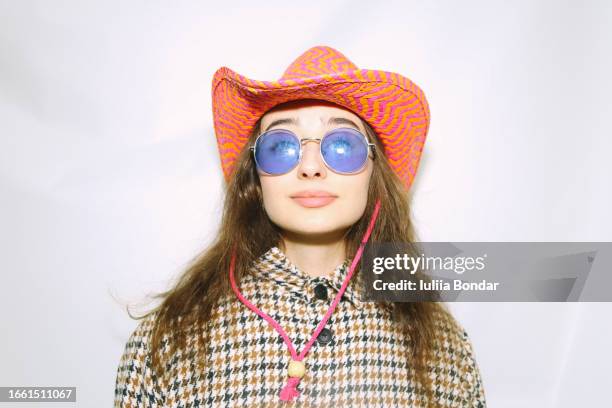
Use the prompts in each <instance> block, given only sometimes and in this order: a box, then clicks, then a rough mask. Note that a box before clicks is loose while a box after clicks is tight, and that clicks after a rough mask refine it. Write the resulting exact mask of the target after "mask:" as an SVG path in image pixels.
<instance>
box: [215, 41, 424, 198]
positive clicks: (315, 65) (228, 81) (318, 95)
mask: <svg viewBox="0 0 612 408" xmlns="http://www.w3.org/2000/svg"><path fill="white" fill-rule="evenodd" d="M297 99H319V100H325V101H328V102H332V103H335V104H337V105H340V106H342V107H344V108H346V109H349V110H350V111H352V112H353V113H355V114H356V115H357V116H359V117H360V118H361V119H363V120H364V121H365V122H367V123H368V124H369V125H370V126H371V127H372V129H374V131H375V132H376V134H377V135H378V138H379V139H380V141H381V143H382V145H383V146H384V153H385V156H386V157H387V160H388V162H389V164H390V165H391V167H392V168H393V170H394V171H395V173H396V174H397V175H398V177H399V178H400V180H401V181H402V182H403V183H404V185H405V186H406V188H407V189H409V188H410V186H411V184H412V181H413V179H414V177H415V174H416V171H417V167H418V165H419V161H420V158H421V152H422V150H423V145H424V143H425V138H426V137H427V131H428V129H429V122H430V114H429V105H428V103H427V99H426V98H425V94H424V93H423V91H422V90H421V89H420V88H419V87H418V86H417V85H415V84H414V83H413V82H412V81H411V80H409V79H408V78H406V77H404V76H402V75H400V74H397V73H393V72H387V71H380V70H370V69H359V68H357V66H356V65H355V64H353V63H352V62H351V61H350V60H349V59H348V58H346V57H345V56H344V55H343V54H342V53H340V52H339V51H338V50H335V49H334V48H331V47H328V46H323V45H320V46H315V47H312V48H310V49H308V50H307V51H306V52H304V53H303V54H302V55H300V56H299V57H298V58H297V59H296V60H295V61H293V62H292V63H291V65H289V67H288V68H287V69H286V70H285V72H284V74H283V76H282V77H281V78H280V79H278V80H276V81H258V80H255V79H249V78H247V77H245V76H242V75H240V74H238V73H236V72H234V71H232V70H231V69H229V68H227V67H221V68H219V69H218V70H217V71H216V72H215V74H214V75H213V80H212V108H213V121H214V127H215V134H216V137H217V146H218V149H219V154H220V156H221V167H222V170H223V174H224V177H225V179H226V181H227V180H229V178H230V176H231V174H232V171H233V168H234V164H235V162H236V159H237V157H238V155H239V154H240V152H241V151H242V149H243V148H244V147H245V144H246V143H247V141H248V140H249V137H250V136H251V133H252V131H253V127H254V125H255V123H256V122H257V120H259V118H261V116H263V115H264V114H265V113H266V112H267V111H268V110H270V109H271V108H273V107H274V106H276V105H278V104H280V103H283V102H288V101H292V100H297Z"/></svg>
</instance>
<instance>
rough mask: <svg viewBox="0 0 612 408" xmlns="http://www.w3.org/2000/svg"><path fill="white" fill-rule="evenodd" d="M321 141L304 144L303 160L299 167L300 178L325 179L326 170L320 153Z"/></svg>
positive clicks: (310, 141)
mask: <svg viewBox="0 0 612 408" xmlns="http://www.w3.org/2000/svg"><path fill="white" fill-rule="evenodd" d="M319 143H320V140H305V141H303V142H302V160H300V164H299V166H298V176H299V177H300V178H312V177H325V176H326V168H325V163H324V162H323V159H322V158H321V153H320V151H319V149H320V147H319Z"/></svg>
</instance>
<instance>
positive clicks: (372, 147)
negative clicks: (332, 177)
mask: <svg viewBox="0 0 612 408" xmlns="http://www.w3.org/2000/svg"><path fill="white" fill-rule="evenodd" d="M278 130H282V131H285V132H288V133H290V134H291V135H292V136H293V137H295V138H296V139H297V141H298V142H299V144H300V152H299V156H298V160H297V162H296V163H295V165H294V166H293V167H291V168H290V169H289V170H287V171H286V172H284V173H279V174H274V173H267V172H265V171H263V170H262V169H261V167H260V166H259V163H258V162H257V155H256V151H255V150H256V146H257V142H258V141H259V138H260V137H263V136H265V135H267V134H268V133H271V132H274V131H278ZM339 130H343V131H344V130H349V131H352V132H355V133H358V134H359V135H360V136H361V139H362V141H363V143H364V144H365V145H366V146H367V148H368V155H367V156H366V159H365V160H364V162H363V164H362V165H361V167H359V168H358V169H357V170H355V171H351V172H342V171H338V170H336V169H334V168H332V167H331V166H330V165H329V164H328V163H327V161H325V157H323V152H322V151H321V142H322V141H323V139H325V138H326V137H327V136H329V135H330V134H332V133H334V132H337V131H339ZM309 141H316V142H318V143H319V155H320V156H321V160H323V163H325V166H326V167H327V168H328V169H330V170H331V171H333V172H334V173H338V174H345V175H348V174H355V173H359V172H360V171H361V170H363V168H364V167H365V166H366V164H367V163H368V158H369V157H370V154H369V152H370V151H371V152H372V160H374V159H375V158H376V145H375V144H374V143H370V142H369V141H368V138H367V137H366V135H364V134H363V133H362V132H361V131H359V130H357V129H355V128H352V127H340V128H335V129H332V130H330V131H329V132H327V133H325V134H324V135H323V136H322V137H318V138H317V137H305V138H302V139H300V138H299V137H298V136H297V135H296V134H295V133H294V132H292V131H291V130H289V129H283V128H276V129H271V130H268V131H266V132H263V133H261V134H259V136H257V138H256V139H255V142H254V143H253V144H252V145H251V146H249V150H250V151H251V152H253V160H255V164H256V165H257V168H258V169H259V170H260V171H261V172H262V173H265V174H268V175H272V176H281V175H283V174H287V173H289V172H290V171H291V170H293V169H295V168H296V167H297V165H298V164H300V163H301V162H302V154H303V152H304V149H303V148H302V146H303V145H304V143H305V142H309Z"/></svg>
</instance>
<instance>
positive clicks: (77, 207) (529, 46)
mask: <svg viewBox="0 0 612 408" xmlns="http://www.w3.org/2000/svg"><path fill="white" fill-rule="evenodd" d="M258 3H261V4H257V5H256V6H255V3H254V2H248V1H244V2H231V1H228V2H214V3H212V2H211V3H207V2H204V1H152V0H147V1H125V0H124V1H118V0H105V1H97V2H92V1H77V0H74V1H10V0H4V1H2V2H1V6H0V59H1V61H0V126H1V128H0V134H1V136H0V143H1V145H0V189H1V190H0V198H1V203H2V211H1V212H0V240H1V241H0V244H1V247H0V248H1V254H2V257H1V267H2V285H1V288H2V289H1V290H2V296H1V297H0V299H1V300H0V310H2V323H0V326H1V327H2V347H1V349H0V386H51V385H58V386H76V387H77V388H78V392H77V396H78V398H77V399H78V403H77V405H78V406H83V407H93V406H96V407H98V406H99V407H102V406H109V405H111V404H112V398H113V390H114V380H115V374H116V368H117V365H118V361H119V357H120V355H121V352H122V351H123V347H124V345H125V341H126V340H127V337H128V335H129V334H130V332H131V331H132V330H133V329H134V327H135V326H136V324H137V323H136V322H135V321H132V320H130V319H129V318H128V316H127V315H126V314H125V312H124V310H123V309H122V306H121V302H134V301H139V300H141V299H142V298H143V296H144V295H145V294H146V293H147V292H150V291H152V290H160V289H164V288H166V285H167V283H168V281H169V279H171V278H173V277H175V276H176V275H177V274H178V273H179V272H180V271H182V268H183V267H184V266H185V264H186V263H187V262H188V261H189V259H190V258H191V257H192V256H193V255H195V253H196V252H197V251H198V250H199V249H200V248H202V247H203V246H204V245H205V244H206V243H207V242H209V240H210V239H211V237H212V236H213V234H214V232H215V229H216V226H217V222H218V219H219V218H218V215H219V212H220V207H221V200H222V196H221V191H222V176H221V170H220V166H219V158H218V156H217V150H216V144H215V138H214V134H213V129H212V116H211V101H210V86H211V79H212V74H213V72H214V71H215V70H216V69H217V68H218V67H220V66H222V65H225V66H228V67H230V68H232V69H234V70H237V71H238V72H239V73H241V74H244V75H246V76H248V77H251V78H255V79H265V80H271V79H276V78H278V77H280V75H281V74H282V72H283V70H284V69H285V67H286V66H287V65H288V64H289V63H290V62H291V61H292V60H293V59H294V58H296V57H297V56H298V55H299V54H301V53H302V52H303V51H305V50H306V49H307V48H309V47H311V46H314V45H329V46H332V47H335V48H337V49H338V50H340V51H341V52H343V53H344V54H345V55H346V56H347V57H348V58H350V59H351V60H352V61H353V62H354V63H356V64H357V65H358V66H359V67H362V68H374V69H384V70H388V71H395V72H399V73H402V74H403V75H405V76H407V77H409V78H411V79H412V80H413V81H415V82H416V83H417V84H418V85H419V86H420V87H421V88H422V89H423V90H424V91H425V93H426V95H427V97H428V100H429V103H430V108H431V113H432V123H431V128H430V133H429V137H428V140H427V143H426V146H425V152H424V157H423V160H422V162H421V167H420V168H419V174H418V177H417V179H416V182H415V184H414V187H413V188H414V189H415V202H414V217H415V222H416V223H417V226H418V231H419V234H420V238H421V239H422V240H424V241H427V240H430V241H456V242H461V241H610V240H612V217H611V216H610V210H609V208H610V204H611V202H612V200H611V198H612V193H611V188H610V175H611V174H612V165H611V160H610V153H611V152H612V142H611V138H610V135H611V134H612V125H611V123H610V118H612V102H611V101H612V99H611V98H610V94H611V93H612V81H611V80H610V79H609V72H612V57H611V55H612V53H610V38H612V24H611V23H612V7H611V3H610V2H606V1H600V2H596V1H590V2H579V1H573V2H571V1H568V2H558V1H534V0H523V1H515V2H504V1H461V2H457V1H452V0H446V1H441V0H439V1H393V2H374V1H361V2H357V1H354V0H353V1H338V0H326V1H324V2H319V1H309V2H301V3H297V2H286V1H284V2H283V1H267V2H258ZM292 3H293V4H292ZM451 307H452V309H453V310H455V312H456V315H457V318H458V319H459V320H460V321H461V323H462V324H463V325H464V326H465V327H466V329H467V331H468V333H469V334H470V336H471V338H472V341H473V344H474V347H475V352H476V357H477V361H478V364H479V366H480V368H481V372H482V375H483V381H484V386H485V391H486V395H487V400H488V404H489V406H490V407H501V408H505V407H512V408H516V407H538V408H542V407H551V408H552V407H555V408H556V407H576V406H581V407H582V406H584V407H587V406H588V407H601V406H604V405H605V404H608V403H609V399H610V398H609V397H607V396H606V395H607V394H606V393H607V392H608V391H609V387H610V385H611V384H612V375H611V374H610V372H611V371H610V367H611V366H612V357H611V355H610V351H609V345H610V344H611V343H612V324H611V320H612V319H611V318H610V313H611V312H612V304H610V303H580V304H578V303H574V304H570V303H522V304H520V303H497V304H491V303H469V304H468V303H461V304H460V303H456V304H452V305H451ZM3 406H5V405H3ZM6 406H8V405H6ZM16 406H20V405H16ZM54 406H56V407H60V405H59V404H56V405H54ZM65 406H75V405H74V404H66V405H65Z"/></svg>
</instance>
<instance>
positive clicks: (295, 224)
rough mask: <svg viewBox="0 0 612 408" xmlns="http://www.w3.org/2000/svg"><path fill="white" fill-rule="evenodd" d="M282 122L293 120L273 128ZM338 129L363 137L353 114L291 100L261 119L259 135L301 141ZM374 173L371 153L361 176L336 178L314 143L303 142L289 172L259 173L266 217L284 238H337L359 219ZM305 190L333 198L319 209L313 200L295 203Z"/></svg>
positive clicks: (329, 105)
mask: <svg viewBox="0 0 612 408" xmlns="http://www.w3.org/2000/svg"><path fill="white" fill-rule="evenodd" d="M281 119H283V120H290V119H294V121H292V122H291V123H289V122H288V121H287V122H284V123H276V122H277V121H278V120H281ZM271 125H272V126H271ZM338 127H352V128H355V129H357V130H359V131H360V132H361V133H363V134H364V135H367V133H366V131H365V128H364V126H363V123H362V121H361V119H360V118H359V117H358V116H357V115H355V114H354V113H352V112H350V111H348V110H346V109H344V108H342V107H339V106H338V105H335V104H332V103H328V102H325V101H312V100H300V101H293V102H289V103H286V104H283V105H279V106H277V107H275V108H274V109H273V110H271V111H268V112H267V113H266V114H265V115H264V116H263V117H262V120H261V132H260V133H263V132H264V131H267V130H270V129H288V130H291V131H292V132H294V133H295V134H296V135H297V137H298V138H299V139H302V138H321V137H323V136H324V135H325V134H326V133H327V132H329V131H330V130H332V129H335V128H338ZM372 169H373V161H372V154H371V153H370V156H369V157H368V160H367V163H366V165H365V166H364V167H363V168H362V169H361V170H360V171H359V172H357V173H355V174H340V173H336V172H334V171H333V170H331V169H330V168H328V167H327V166H326V165H325V162H324V161H323V159H322V158H321V154H320V152H319V143H318V142H316V141H308V142H304V143H303V144H302V159H301V161H300V162H299V164H298V165H297V166H296V167H295V168H293V169H292V170H291V171H290V172H288V173H285V174H282V175H268V174H266V173H263V172H261V171H259V170H258V174H259V179H260V182H261V188H262V192H263V202H264V207H265V210H266V213H267V214H268V216H269V217H270V219H271V220H272V222H274V223H275V224H276V225H277V226H279V227H280V228H281V229H282V230H283V232H284V234H285V235H287V234H290V235H292V236H313V235H323V234H324V235H327V236H330V237H331V236H336V235H341V234H343V233H344V232H345V231H346V229H347V228H349V227H350V226H351V225H353V224H354V223H355V222H356V221H357V220H358V219H359V218H360V217H361V216H362V215H363V212H364V210H365V207H366V203H367V197H368V186H369V183H370V177H371V175H372ZM307 191H318V192H326V193H328V194H329V195H330V196H333V197H334V198H333V199H331V201H330V202H329V203H327V204H325V205H322V206H321V203H320V202H319V203H317V202H315V200H313V199H303V198H302V199H300V198H296V195H300V194H301V193H303V192H307ZM320 201H324V199H320Z"/></svg>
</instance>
